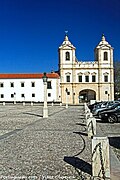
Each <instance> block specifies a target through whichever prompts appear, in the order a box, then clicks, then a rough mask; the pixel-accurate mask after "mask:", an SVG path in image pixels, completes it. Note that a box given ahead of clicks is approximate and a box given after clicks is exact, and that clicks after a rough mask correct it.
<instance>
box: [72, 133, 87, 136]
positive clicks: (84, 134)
mask: <svg viewBox="0 0 120 180" xmlns="http://www.w3.org/2000/svg"><path fill="white" fill-rule="evenodd" d="M73 133H76V134H79V135H83V136H88V134H87V133H85V132H73Z"/></svg>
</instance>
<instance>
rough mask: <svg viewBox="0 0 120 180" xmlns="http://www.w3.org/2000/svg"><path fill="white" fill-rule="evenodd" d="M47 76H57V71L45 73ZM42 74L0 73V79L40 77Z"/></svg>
mask: <svg viewBox="0 0 120 180" xmlns="http://www.w3.org/2000/svg"><path fill="white" fill-rule="evenodd" d="M46 75H47V77H48V78H59V74H57V73H47V74H46ZM42 77H43V74H42V73H40V74H0V79H36V78H42Z"/></svg>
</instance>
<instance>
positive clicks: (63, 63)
mask: <svg viewBox="0 0 120 180" xmlns="http://www.w3.org/2000/svg"><path fill="white" fill-rule="evenodd" d="M75 51H76V48H75V47H74V46H73V45H72V43H71V42H70V41H69V39H68V36H67V35H66V36H65V39H64V41H63V43H62V45H61V46H60V47H59V72H60V89H61V100H62V102H64V103H65V102H66V98H67V100H68V103H70V104H79V102H81V101H90V100H96V101H108V100H109V101H110V100H114V68H113V48H112V47H111V45H110V44H109V43H108V42H107V41H106V39H105V36H104V35H102V39H101V41H100V42H99V44H98V45H97V46H96V47H95V50H94V53H95V60H94V61H92V62H89V61H88V62H86V61H85V62H83V61H78V60H77V58H76V55H75Z"/></svg>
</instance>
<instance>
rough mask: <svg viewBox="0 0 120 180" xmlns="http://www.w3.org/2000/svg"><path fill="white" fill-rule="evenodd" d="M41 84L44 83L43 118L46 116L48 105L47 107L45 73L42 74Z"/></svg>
mask: <svg viewBox="0 0 120 180" xmlns="http://www.w3.org/2000/svg"><path fill="white" fill-rule="evenodd" d="M42 79H43V84H44V107H43V118H47V117H48V107H47V79H48V77H47V76H46V73H45V72H44V74H43V77H42Z"/></svg>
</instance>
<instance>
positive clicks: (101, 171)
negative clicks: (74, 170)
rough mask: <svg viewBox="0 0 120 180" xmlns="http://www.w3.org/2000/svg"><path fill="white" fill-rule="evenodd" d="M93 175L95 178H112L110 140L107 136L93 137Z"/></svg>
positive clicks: (95, 179)
mask: <svg viewBox="0 0 120 180" xmlns="http://www.w3.org/2000/svg"><path fill="white" fill-rule="evenodd" d="M92 176H93V178H94V180H98V179H101V180H108V179H110V157H109V141H108V138H107V137H97V136H94V137H93V139H92Z"/></svg>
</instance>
